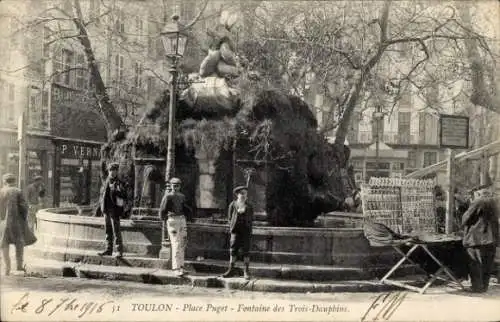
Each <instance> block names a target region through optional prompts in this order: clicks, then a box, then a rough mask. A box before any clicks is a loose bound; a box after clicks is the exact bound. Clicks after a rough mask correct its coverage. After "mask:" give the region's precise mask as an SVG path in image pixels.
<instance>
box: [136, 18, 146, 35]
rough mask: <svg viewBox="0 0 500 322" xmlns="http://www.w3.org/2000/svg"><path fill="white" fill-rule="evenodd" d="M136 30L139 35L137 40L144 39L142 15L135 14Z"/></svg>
mask: <svg viewBox="0 0 500 322" xmlns="http://www.w3.org/2000/svg"><path fill="white" fill-rule="evenodd" d="M135 32H136V35H137V40H139V41H140V40H142V36H143V32H144V31H143V22H142V18H141V17H140V16H135Z"/></svg>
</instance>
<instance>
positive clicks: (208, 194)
mask: <svg viewBox="0 0 500 322" xmlns="http://www.w3.org/2000/svg"><path fill="white" fill-rule="evenodd" d="M218 156H219V153H213V154H212V153H211V155H209V154H208V153H206V152H205V151H197V152H196V159H197V161H198V167H199V171H200V178H199V184H198V187H197V189H196V207H197V208H220V207H221V206H222V205H221V203H220V200H217V198H216V195H215V188H216V182H215V175H216V173H215V171H216V167H215V163H216V161H217V157H218Z"/></svg>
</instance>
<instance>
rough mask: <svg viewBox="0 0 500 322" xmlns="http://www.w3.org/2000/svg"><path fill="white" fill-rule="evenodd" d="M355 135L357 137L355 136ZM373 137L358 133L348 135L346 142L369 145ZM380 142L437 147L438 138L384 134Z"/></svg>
mask: <svg viewBox="0 0 500 322" xmlns="http://www.w3.org/2000/svg"><path fill="white" fill-rule="evenodd" d="M356 134H357V135H356ZM375 139H376V138H375V137H374V136H373V133H372V132H371V131H359V132H358V133H349V135H348V136H347V140H348V141H349V143H358V144H371V143H374V142H375ZM380 141H381V142H384V143H386V144H403V145H404V144H408V145H413V144H426V145H437V144H438V138H437V136H436V137H434V138H424V137H420V136H419V134H418V133H415V132H414V133H410V135H401V134H399V133H398V132H384V134H382V135H381V137H380Z"/></svg>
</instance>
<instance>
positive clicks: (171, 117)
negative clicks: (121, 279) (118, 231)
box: [159, 15, 188, 260]
mask: <svg viewBox="0 0 500 322" xmlns="http://www.w3.org/2000/svg"><path fill="white" fill-rule="evenodd" d="M160 36H161V39H162V42H163V48H164V49H165V54H166V56H167V57H168V58H169V59H170V60H171V65H170V69H169V72H170V75H171V76H172V78H171V80H170V104H169V106H168V138H167V165H166V169H165V183H168V181H169V180H170V179H171V178H172V177H173V175H174V170H175V142H174V129H175V110H176V98H175V96H176V95H175V94H176V87H177V61H178V60H179V59H180V58H182V56H183V55H184V50H185V49H186V44H187V39H188V33H187V32H186V31H185V28H184V26H183V25H181V24H180V23H179V16H178V15H173V16H172V22H170V23H167V24H166V25H165V27H164V28H163V30H162V31H161V33H160ZM161 233H162V246H161V250H160V256H159V257H160V258H164V259H169V260H170V258H171V252H170V241H169V239H168V233H167V231H166V222H165V220H164V221H163V222H162V232H161Z"/></svg>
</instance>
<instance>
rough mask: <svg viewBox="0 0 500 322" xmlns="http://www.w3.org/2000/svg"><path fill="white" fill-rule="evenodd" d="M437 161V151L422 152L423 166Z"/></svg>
mask: <svg viewBox="0 0 500 322" xmlns="http://www.w3.org/2000/svg"><path fill="white" fill-rule="evenodd" d="M435 163H437V152H424V164H423V167H424V168H425V167H428V166H430V165H433V164H435Z"/></svg>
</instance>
